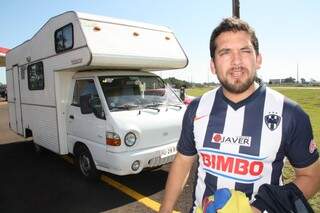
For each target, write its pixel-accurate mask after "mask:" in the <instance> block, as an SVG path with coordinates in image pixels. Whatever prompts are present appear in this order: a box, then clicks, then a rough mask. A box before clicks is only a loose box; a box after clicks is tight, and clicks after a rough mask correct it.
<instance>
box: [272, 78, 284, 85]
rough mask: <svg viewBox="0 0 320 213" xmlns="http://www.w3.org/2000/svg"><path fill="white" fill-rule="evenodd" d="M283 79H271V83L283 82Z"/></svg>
mask: <svg viewBox="0 0 320 213" xmlns="http://www.w3.org/2000/svg"><path fill="white" fill-rule="evenodd" d="M281 82H282V79H270V80H269V84H281Z"/></svg>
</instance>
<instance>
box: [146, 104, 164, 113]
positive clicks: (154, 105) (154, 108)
mask: <svg viewBox="0 0 320 213" xmlns="http://www.w3.org/2000/svg"><path fill="white" fill-rule="evenodd" d="M160 105H162V104H147V105H144V106H143V108H146V109H153V110H157V111H158V112H160V109H159V108H157V107H158V106H160Z"/></svg>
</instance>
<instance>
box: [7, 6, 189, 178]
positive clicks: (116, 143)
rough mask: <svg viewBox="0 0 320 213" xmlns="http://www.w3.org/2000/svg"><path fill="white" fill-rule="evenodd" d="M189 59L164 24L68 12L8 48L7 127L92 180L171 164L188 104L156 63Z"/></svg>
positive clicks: (171, 64)
mask: <svg viewBox="0 0 320 213" xmlns="http://www.w3.org/2000/svg"><path fill="white" fill-rule="evenodd" d="M187 62H188V60H187V57H186V55H185V53H184V51H183V49H182V47H181V46H180V44H179V42H178V41H177V39H176V37H175V35H174V34H173V32H172V31H171V30H170V29H168V28H167V27H163V26H155V25H150V24H144V23H138V22H132V21H125V20H119V19H114V18H109V17H103V16H96V15H90V14H84V13H78V12H74V11H71V12H66V13H63V14H61V15H58V16H55V17H53V18H51V19H49V21H48V22H47V23H46V24H45V25H44V26H43V27H42V28H41V29H40V30H39V31H38V32H37V33H36V34H35V35H34V36H33V37H32V38H31V39H30V40H27V41H26V42H24V43H23V44H21V45H19V46H17V47H15V48H13V49H12V50H10V51H9V52H8V53H7V56H6V76H7V85H8V104H9V114H10V127H11V129H12V130H13V131H15V132H17V133H18V134H20V135H23V136H25V137H31V136H32V137H33V141H34V143H35V144H36V146H37V147H44V148H46V149H49V150H52V151H53V152H56V153H58V154H61V155H64V154H69V153H71V154H73V155H74V156H75V159H76V162H77V164H78V166H79V168H80V169H81V172H82V173H83V175H85V176H86V177H89V178H90V177H95V176H96V175H97V174H98V173H97V170H103V171H107V172H110V173H114V174H117V175H127V174H135V173H139V172H140V171H141V170H142V169H144V168H148V167H157V166H160V165H163V164H166V163H168V162H171V161H172V160H173V158H174V155H175V153H176V144H177V141H178V138H179V135H180V130H181V123H182V117H183V114H184V111H185V106H184V104H183V103H182V102H181V100H180V99H179V98H178V97H177V96H176V94H175V93H174V92H173V91H172V90H171V89H170V88H169V87H168V86H166V84H165V83H164V81H163V80H162V79H161V78H160V77H159V76H157V75H156V74H154V73H152V72H150V71H157V70H169V69H178V68H183V67H185V66H186V65H187Z"/></svg>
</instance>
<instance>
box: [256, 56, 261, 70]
mask: <svg viewBox="0 0 320 213" xmlns="http://www.w3.org/2000/svg"><path fill="white" fill-rule="evenodd" d="M261 64H262V56H261V54H260V53H259V54H258V55H257V60H256V70H257V69H260V67H261Z"/></svg>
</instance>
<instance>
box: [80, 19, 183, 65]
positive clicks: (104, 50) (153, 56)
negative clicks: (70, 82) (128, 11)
mask: <svg viewBox="0 0 320 213" xmlns="http://www.w3.org/2000/svg"><path fill="white" fill-rule="evenodd" d="M80 22H81V26H82V28H83V32H84V34H85V36H86V39H87V43H88V46H89V48H90V50H91V52H92V62H91V65H93V66H106V67H122V68H140V69H154V70H157V69H177V68H183V67H185V66H186V65H187V58H186V55H185V54H184V52H183V50H182V48H181V46H180V44H179V43H178V41H177V40H176V38H175V36H174V34H173V33H172V32H171V31H160V30H158V29H150V28H141V27H136V26H130V25H122V24H116V23H105V22H99V21H89V20H80Z"/></svg>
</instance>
